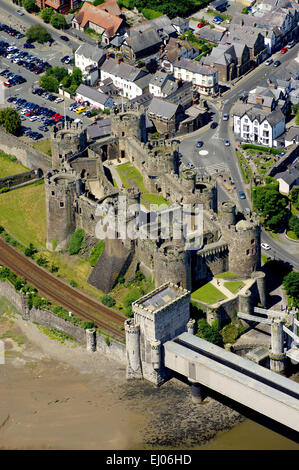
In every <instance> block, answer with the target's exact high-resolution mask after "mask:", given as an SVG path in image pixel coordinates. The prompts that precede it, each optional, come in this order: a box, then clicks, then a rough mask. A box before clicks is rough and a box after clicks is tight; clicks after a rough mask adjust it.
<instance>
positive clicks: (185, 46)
mask: <svg viewBox="0 0 299 470" xmlns="http://www.w3.org/2000/svg"><path fill="white" fill-rule="evenodd" d="M198 56H199V49H197V48H196V47H193V46H191V44H190V43H189V41H187V40H181V39H178V38H170V39H169V42H168V44H167V45H166V46H162V52H161V55H160V63H161V67H162V68H163V69H165V70H166V72H173V64H174V63H175V62H176V61H177V60H180V59H195V58H196V57H198Z"/></svg>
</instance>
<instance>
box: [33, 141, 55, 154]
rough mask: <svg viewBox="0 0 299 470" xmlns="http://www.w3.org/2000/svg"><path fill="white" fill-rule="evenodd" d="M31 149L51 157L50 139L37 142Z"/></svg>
mask: <svg viewBox="0 0 299 470" xmlns="http://www.w3.org/2000/svg"><path fill="white" fill-rule="evenodd" d="M33 147H34V148H36V149H37V150H40V151H41V152H43V153H45V154H47V155H50V156H51V155H52V151H51V142H50V139H47V140H39V141H38V142H35V143H34V144H33Z"/></svg>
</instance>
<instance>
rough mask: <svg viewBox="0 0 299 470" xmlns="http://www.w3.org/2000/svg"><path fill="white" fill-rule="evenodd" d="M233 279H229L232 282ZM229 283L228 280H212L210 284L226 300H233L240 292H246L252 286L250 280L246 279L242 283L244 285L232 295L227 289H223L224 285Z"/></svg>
mask: <svg viewBox="0 0 299 470" xmlns="http://www.w3.org/2000/svg"><path fill="white" fill-rule="evenodd" d="M233 280H234V279H231V281H233ZM226 282H230V281H229V279H217V278H215V277H214V278H213V279H212V281H210V284H212V285H213V286H214V287H216V289H218V290H220V292H222V294H224V295H225V296H226V297H227V298H228V299H233V298H235V297H236V296H238V295H239V294H240V293H241V292H246V291H247V289H248V288H249V287H250V286H251V284H252V279H247V280H244V281H242V282H243V283H244V284H245V285H244V286H243V287H241V288H240V289H239V290H238V291H237V292H236V293H235V294H233V293H232V292H231V291H230V290H229V289H227V288H226V287H225V285H224V284H225V283H226Z"/></svg>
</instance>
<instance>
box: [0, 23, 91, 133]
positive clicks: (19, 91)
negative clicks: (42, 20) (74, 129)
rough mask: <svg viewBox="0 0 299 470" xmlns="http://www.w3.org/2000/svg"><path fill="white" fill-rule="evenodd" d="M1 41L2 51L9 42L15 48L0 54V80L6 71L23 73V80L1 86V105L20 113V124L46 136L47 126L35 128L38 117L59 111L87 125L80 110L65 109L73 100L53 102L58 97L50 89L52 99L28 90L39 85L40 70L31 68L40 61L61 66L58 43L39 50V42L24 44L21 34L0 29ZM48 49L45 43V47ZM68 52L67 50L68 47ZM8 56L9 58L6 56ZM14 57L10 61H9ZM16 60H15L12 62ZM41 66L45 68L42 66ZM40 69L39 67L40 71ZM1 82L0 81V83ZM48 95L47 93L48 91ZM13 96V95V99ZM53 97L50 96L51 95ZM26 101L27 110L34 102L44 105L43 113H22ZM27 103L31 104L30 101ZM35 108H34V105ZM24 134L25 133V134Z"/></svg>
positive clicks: (40, 118)
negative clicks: (33, 44) (78, 111)
mask: <svg viewBox="0 0 299 470" xmlns="http://www.w3.org/2000/svg"><path fill="white" fill-rule="evenodd" d="M1 41H2V44H3V42H4V43H5V44H6V45H5V46H3V45H2V46H0V48H1V49H2V50H4V51H6V53H7V52H9V51H8V49H9V48H10V47H11V46H15V48H17V51H12V52H11V53H12V54H13V55H12V56H7V57H3V56H1V57H0V81H1V82H2V83H4V82H7V81H8V77H7V75H8V74H9V73H13V74H17V75H19V76H21V77H23V78H24V79H25V80H26V81H25V82H24V83H17V84H15V85H13V86H11V87H9V88H7V87H4V88H5V92H4V96H5V102H4V103H3V104H1V106H2V107H3V106H7V105H9V106H11V107H14V108H16V109H17V110H18V111H19V112H20V114H21V113H23V114H22V117H21V119H22V125H23V126H24V127H26V128H30V129H31V130H32V131H35V132H39V133H40V134H41V137H40V138H48V137H49V130H44V131H41V130H40V129H38V128H39V127H40V126H41V125H42V124H43V122H42V118H44V119H46V118H49V119H51V118H52V116H51V115H50V114H51V112H52V114H55V113H60V114H61V115H62V116H64V114H65V115H66V119H67V118H71V119H76V118H80V119H82V121H83V123H84V124H85V125H89V124H90V123H91V122H92V121H91V119H88V118H87V117H85V116H82V115H81V114H80V115H78V114H76V113H75V111H69V109H68V108H69V105H70V104H71V103H73V100H69V99H67V98H66V99H65V101H64V99H62V101H61V102H60V103H56V102H55V99H56V98H58V95H57V94H55V93H53V94H52V95H54V96H53V97H52V100H51V99H49V98H48V97H47V94H46V93H44V94H43V95H41V96H39V95H37V94H33V93H32V91H33V90H34V89H35V88H37V87H39V80H40V74H39V73H34V70H38V67H40V65H41V64H42V63H45V62H46V63H48V66H55V65H59V66H63V65H64V64H62V63H61V60H60V59H61V57H62V51H61V46H56V45H55V44H54V45H53V46H52V47H53V49H52V50H51V51H49V50H48V51H47V52H45V51H43V50H42V49H43V48H45V46H42V45H36V47H35V48H32V49H31V48H30V49H27V48H24V47H23V46H24V44H25V41H26V38H21V39H17V38H16V37H14V36H13V37H12V36H9V35H8V34H7V33H5V32H4V31H1V32H0V44H1ZM47 49H49V47H47ZM63 52H67V49H66V48H64V49H63ZM68 52H69V51H68ZM9 57H10V59H9ZM13 61H14V62H13ZM15 62H16V63H15ZM30 64H33V66H32V67H31V69H32V70H30V69H28V68H25V66H26V65H27V66H28V65H30ZM44 70H45V69H44ZM44 70H43V71H44ZM5 71H7V72H6V76H4V75H1V73H3V72H5ZM2 86H3V85H2ZM50 95H51V94H50ZM13 98H14V99H13ZM53 98H54V99H53ZM17 99H19V100H20V99H22V100H23V102H22V103H20V102H19V103H17V102H16V100H17ZM28 103H29V105H30V106H31V111H32V108H33V110H34V105H38V106H39V107H41V108H46V109H45V110H44V111H45V113H44V114H43V113H36V119H35V118H34V117H33V118H32V115H35V113H33V112H32V113H30V114H28V113H26V114H25V112H24V111H25V109H24V108H25V106H27V105H28ZM30 103H31V104H30ZM36 109H37V110H38V108H36ZM50 122H51V121H49V125H48V126H47V127H48V129H50ZM55 122H57V121H55V120H54V119H53V123H54V124H55ZM25 138H26V137H25Z"/></svg>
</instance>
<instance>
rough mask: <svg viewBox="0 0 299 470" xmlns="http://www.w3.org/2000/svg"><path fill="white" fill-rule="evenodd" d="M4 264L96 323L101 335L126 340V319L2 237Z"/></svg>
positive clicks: (0, 250) (0, 256)
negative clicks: (25, 254) (35, 261)
mask: <svg viewBox="0 0 299 470" xmlns="http://www.w3.org/2000/svg"><path fill="white" fill-rule="evenodd" d="M0 263H1V264H3V265H4V266H6V267H8V268H9V269H11V270H12V271H13V272H14V273H15V274H17V275H18V276H21V277H23V278H24V279H26V281H28V283H29V284H32V285H33V286H34V287H36V288H37V289H38V291H39V294H40V295H43V296H45V297H46V298H47V299H50V300H53V301H54V302H55V303H56V304H57V305H61V306H63V307H65V308H66V309H67V310H69V311H71V312H72V313H73V314H74V315H75V316H77V317H79V318H82V319H83V320H88V321H93V322H94V323H95V324H96V325H97V326H98V327H99V329H100V330H101V331H104V332H105V333H108V334H111V335H113V336H114V337H115V338H118V339H121V340H122V339H124V337H125V334H124V332H123V331H121V330H120V328H122V327H123V326H124V321H125V317H124V316H123V315H121V314H120V313H118V312H116V311H115V310H112V309H110V308H108V307H106V306H105V305H102V304H100V303H99V302H97V301H96V300H94V299H92V298H91V297H89V296H88V295H86V294H84V293H83V292H81V291H79V290H78V289H74V288H72V287H71V286H70V285H69V284H67V283H66V282H65V281H63V280H62V279H60V278H58V277H56V276H54V275H53V274H51V273H49V272H48V271H46V270H45V269H43V268H41V267H40V266H38V265H37V264H36V263H34V262H33V261H32V260H31V259H29V258H27V257H26V256H24V255H23V254H22V253H21V252H19V251H18V250H16V249H15V248H13V247H12V246H10V245H8V244H7V243H6V242H5V241H4V240H3V239H2V238H1V237H0Z"/></svg>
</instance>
